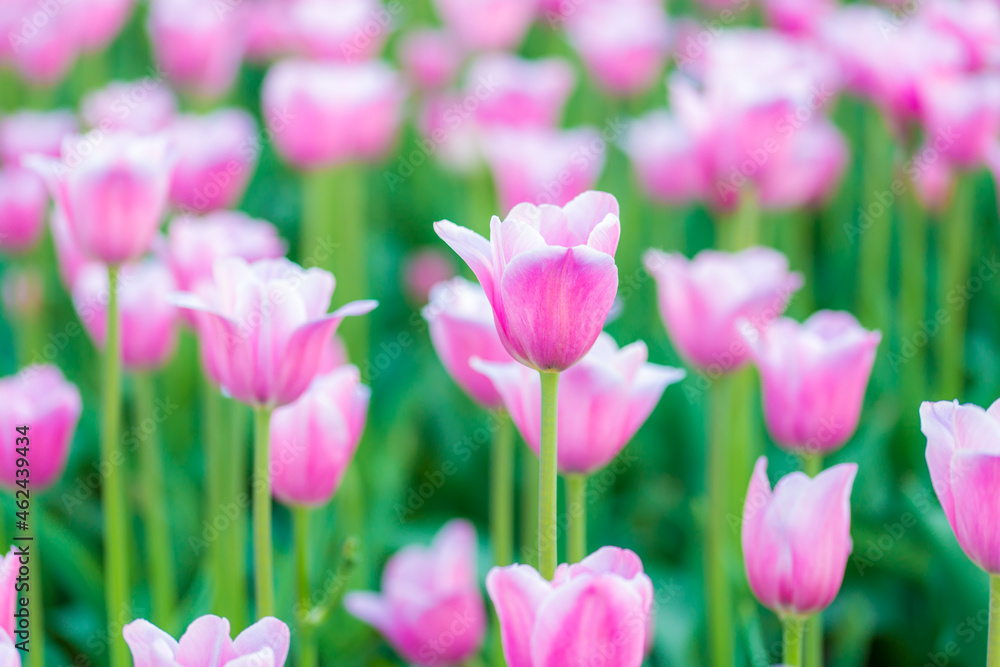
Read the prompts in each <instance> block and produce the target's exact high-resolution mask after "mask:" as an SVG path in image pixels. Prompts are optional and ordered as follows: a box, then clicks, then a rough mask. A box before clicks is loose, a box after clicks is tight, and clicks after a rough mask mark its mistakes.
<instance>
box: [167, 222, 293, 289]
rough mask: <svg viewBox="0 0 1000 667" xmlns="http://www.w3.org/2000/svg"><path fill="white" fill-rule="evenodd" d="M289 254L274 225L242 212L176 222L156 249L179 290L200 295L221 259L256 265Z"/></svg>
mask: <svg viewBox="0 0 1000 667" xmlns="http://www.w3.org/2000/svg"><path fill="white" fill-rule="evenodd" d="M286 250H287V245H286V244H285V242H284V241H282V240H281V237H279V236H278V230H277V229H276V228H275V226H274V225H272V224H271V223H270V222H267V221H264V220H256V219H254V218H251V217H250V216H248V215H247V214H246V213H241V212H239V211H216V212H215V213H210V214H209V215H206V216H205V217H203V218H195V217H191V216H184V217H180V218H175V219H174V220H173V221H171V223H170V225H169V226H168V227H167V235H166V238H165V239H164V240H163V242H162V243H160V244H159V245H157V247H156V251H157V255H159V256H160V258H161V259H162V260H163V261H164V262H166V264H167V266H169V267H170V272H171V273H172V274H173V276H174V280H175V281H176V283H177V287H178V289H180V290H181V291H184V292H194V291H197V288H198V286H199V285H200V284H201V283H202V282H206V281H207V282H211V280H212V266H213V265H214V264H215V262H216V261H218V260H220V259H224V258H226V257H242V258H243V259H245V260H246V261H248V262H255V261H257V260H258V259H274V258H276V257H281V256H283V255H284V254H285V252H286Z"/></svg>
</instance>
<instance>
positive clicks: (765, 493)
mask: <svg viewBox="0 0 1000 667" xmlns="http://www.w3.org/2000/svg"><path fill="white" fill-rule="evenodd" d="M772 498H773V494H772V492H771V482H770V481H769V480H768V478H767V457H765V456H762V457H760V458H759V459H757V463H756V464H755V465H754V469H753V475H752V476H751V477H750V486H749V488H748V489H747V496H746V500H745V501H744V503H743V526H742V533H741V540H742V545H743V562H744V567H745V568H746V574H747V581H748V582H749V584H750V589H751V590H752V591H753V594H754V595H755V596H756V597H757V599H758V600H760V602H761V604H763V605H764V606H765V607H768V608H769V609H772V610H774V609H777V608H778V606H779V604H780V598H779V587H780V581H781V579H782V570H787V569H790V567H791V557H790V553H789V551H788V549H787V548H783V547H782V546H781V544H780V542H779V541H778V540H777V539H775V537H776V536H775V535H774V533H773V531H772V530H770V529H769V528H768V527H767V523H766V519H767V514H768V510H769V507H770V504H771V499H772Z"/></svg>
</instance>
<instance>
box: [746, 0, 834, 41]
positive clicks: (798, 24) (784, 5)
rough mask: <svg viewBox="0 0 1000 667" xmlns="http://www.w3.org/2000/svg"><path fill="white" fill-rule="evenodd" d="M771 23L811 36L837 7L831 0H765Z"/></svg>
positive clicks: (782, 29)
mask: <svg viewBox="0 0 1000 667" xmlns="http://www.w3.org/2000/svg"><path fill="white" fill-rule="evenodd" d="M761 8H762V9H763V10H764V16H765V18H766V19H767V23H768V24H769V25H772V26H774V27H775V28H777V29H778V30H780V31H782V32H785V33H790V34H793V35H803V36H806V37H808V36H810V35H812V34H814V32H815V31H816V29H817V28H818V27H819V26H820V25H822V23H823V21H825V20H826V19H827V18H828V17H829V16H830V14H832V13H833V12H834V11H835V10H836V9H837V3H835V2H831V1H830V0H807V1H803V0H764V2H763V3H762V4H761Z"/></svg>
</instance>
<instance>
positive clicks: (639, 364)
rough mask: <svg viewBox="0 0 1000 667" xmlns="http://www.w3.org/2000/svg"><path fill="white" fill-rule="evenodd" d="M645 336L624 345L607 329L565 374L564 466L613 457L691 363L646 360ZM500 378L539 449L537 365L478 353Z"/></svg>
mask: <svg viewBox="0 0 1000 667" xmlns="http://www.w3.org/2000/svg"><path fill="white" fill-rule="evenodd" d="M647 358H648V353H647V350H646V344H645V343H643V342H642V341H638V342H635V343H632V344H631V345H626V346H625V347H623V348H621V349H620V350H619V349H618V345H617V344H616V343H615V341H614V339H613V338H611V336H609V335H608V334H606V333H602V334H601V335H600V336H598V338H597V342H596V343H594V347H593V348H591V350H590V352H588V353H587V355H586V356H585V357H584V358H583V359H581V360H580V361H579V362H578V363H577V364H576V365H575V366H573V367H571V368H570V369H568V370H567V371H566V372H565V373H563V375H562V377H561V378H560V379H559V397H558V417H557V420H558V422H557V423H558V428H557V432H558V434H559V448H558V467H559V472H561V473H563V474H567V473H579V474H584V475H589V474H592V473H594V472H596V471H597V470H600V469H601V468H603V467H604V466H606V465H608V464H609V463H611V461H612V460H614V458H615V457H616V456H618V454H619V453H621V451H622V450H623V449H624V448H625V445H627V444H628V443H629V441H630V440H631V439H632V436H634V435H635V433H636V431H638V430H639V427H640V426H642V425H643V423H645V421H646V420H647V419H648V418H649V415H650V414H652V412H653V408H655V407H656V404H657V403H658V402H659V400H660V397H661V396H662V395H663V392H664V390H665V389H666V388H667V386H668V385H671V384H673V383H675V382H679V381H680V380H681V379H683V377H684V371H682V370H680V369H678V368H669V367H667V366H658V365H656V364H650V363H647V361H646V359H647ZM471 365H472V368H473V369H475V370H478V371H479V372H481V373H483V374H484V375H486V376H487V377H489V378H490V380H492V381H493V384H494V385H495V386H496V389H497V391H499V393H500V395H501V396H502V397H503V402H504V405H506V407H507V411H508V412H509V413H510V416H511V419H513V420H514V423H515V424H516V425H517V429H518V431H520V432H521V435H522V436H523V437H524V440H525V442H527V443H528V446H530V447H531V448H532V449H533V450H534V451H535V453H536V454H537V453H538V452H539V447H540V443H541V432H540V431H541V423H542V418H541V412H540V408H539V406H540V405H541V382H540V380H539V377H538V373H533V372H532V371H531V370H530V369H528V368H526V367H524V366H522V365H521V364H518V363H514V362H509V363H505V362H499V363H496V362H494V363H490V362H486V361H483V360H481V359H478V358H473V360H472V364H471Z"/></svg>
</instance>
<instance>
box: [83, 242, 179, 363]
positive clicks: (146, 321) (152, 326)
mask: <svg viewBox="0 0 1000 667" xmlns="http://www.w3.org/2000/svg"><path fill="white" fill-rule="evenodd" d="M175 289H176V286H175V284H174V279H173V277H172V276H171V275H170V271H169V270H168V269H167V267H166V266H164V265H163V264H162V263H160V262H158V261H155V260H152V259H147V260H144V261H142V262H139V263H137V264H126V265H124V266H123V267H122V269H121V271H120V272H119V274H118V311H119V316H120V317H121V355H122V362H123V364H124V366H125V368H126V369H128V370H135V371H143V370H152V369H156V368H160V367H162V366H163V365H164V364H165V363H166V362H167V361H168V360H169V359H170V357H171V355H173V352H174V349H175V348H176V347H177V324H178V312H177V309H176V308H175V307H174V305H173V304H172V303H171V301H170V295H171V294H173V292H174V291H175ZM107 303H108V272H107V269H106V268H105V267H104V266H103V265H101V264H89V265H88V266H87V267H85V268H84V269H83V270H82V271H81V272H80V274H79V276H78V277H77V280H76V283H75V284H74V285H73V305H74V306H75V307H76V312H77V315H79V317H80V321H81V322H83V328H84V329H86V330H87V333H88V334H89V335H90V337H91V339H92V340H93V341H94V344H95V345H96V346H97V347H98V348H99V349H103V348H104V340H105V336H106V334H107V321H108V318H107Z"/></svg>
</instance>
